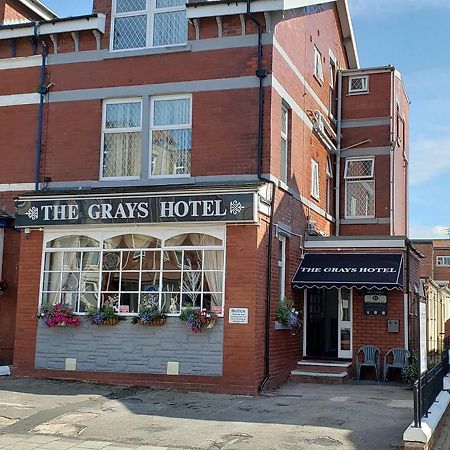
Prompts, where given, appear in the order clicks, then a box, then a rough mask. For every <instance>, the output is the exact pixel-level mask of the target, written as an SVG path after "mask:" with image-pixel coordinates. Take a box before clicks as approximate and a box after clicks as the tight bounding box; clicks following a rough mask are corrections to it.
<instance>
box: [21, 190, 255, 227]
mask: <svg viewBox="0 0 450 450" xmlns="http://www.w3.org/2000/svg"><path fill="white" fill-rule="evenodd" d="M255 202H256V193H254V192H245V193H223V194H203V195H200V194H199V195H197V194H195V195H173V196H169V195H164V196H152V195H148V196H131V197H100V198H95V197H91V196H87V197H81V198H70V197H68V198H64V197H61V198H57V199H52V200H47V199H46V198H45V197H40V198H38V199H36V198H33V199H27V198H22V199H19V200H17V201H16V226H17V227H38V226H39V227H41V226H51V225H76V224H108V223H143V224H144V223H165V222H255V220H256V217H255V209H256V208H255Z"/></svg>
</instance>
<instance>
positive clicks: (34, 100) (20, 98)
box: [0, 93, 40, 107]
mask: <svg viewBox="0 0 450 450" xmlns="http://www.w3.org/2000/svg"><path fill="white" fill-rule="evenodd" d="M39 100H40V95H39V94H38V93H32V94H11V95H0V107H2V106H19V105H37V104H38V103H39Z"/></svg>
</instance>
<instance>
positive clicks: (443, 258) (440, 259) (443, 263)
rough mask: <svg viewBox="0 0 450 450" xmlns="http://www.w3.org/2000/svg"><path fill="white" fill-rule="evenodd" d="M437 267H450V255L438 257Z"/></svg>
mask: <svg viewBox="0 0 450 450" xmlns="http://www.w3.org/2000/svg"><path fill="white" fill-rule="evenodd" d="M446 260H447V262H446ZM436 265H437V266H440V267H450V255H448V256H447V255H442V256H436Z"/></svg>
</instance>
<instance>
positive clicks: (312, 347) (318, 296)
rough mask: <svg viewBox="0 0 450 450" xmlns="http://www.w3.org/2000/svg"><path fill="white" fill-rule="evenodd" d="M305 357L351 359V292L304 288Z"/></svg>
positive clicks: (343, 289) (348, 290) (346, 290)
mask: <svg viewBox="0 0 450 450" xmlns="http://www.w3.org/2000/svg"><path fill="white" fill-rule="evenodd" d="M305 311H306V321H305V327H304V342H305V344H304V354H305V355H306V356H309V357H312V358H345V359H351V358H352V293H351V290H350V289H345V288H342V289H317V288H312V289H307V290H306V294H305Z"/></svg>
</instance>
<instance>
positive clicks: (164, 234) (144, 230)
mask: <svg viewBox="0 0 450 450" xmlns="http://www.w3.org/2000/svg"><path fill="white" fill-rule="evenodd" d="M185 233H202V234H208V235H210V236H213V237H215V238H217V239H220V240H221V241H222V245H215V246H207V245H201V246H198V247H186V246H166V245H165V241H167V240H168V239H170V238H172V237H175V236H178V235H181V234H185ZM125 234H143V235H148V236H152V237H155V238H157V239H160V240H161V241H162V242H161V248H160V249H158V250H159V251H160V252H161V259H162V258H163V252H164V251H165V250H183V249H189V250H192V249H193V248H200V247H201V249H202V250H220V251H223V255H224V259H223V274H222V277H223V278H222V305H221V307H222V313H221V314H217V315H218V316H219V317H224V313H225V292H226V286H225V281H226V269H227V268H226V263H227V251H226V247H227V243H226V228H225V227H220V226H217V227H207V226H196V225H195V224H194V225H192V226H189V227H188V228H187V227H185V226H180V227H177V226H171V225H169V226H167V227H163V226H160V225H156V226H155V227H149V226H143V227H138V228H136V229H133V230H131V231H130V229H129V228H128V229H120V228H117V227H111V228H109V229H106V228H105V229H96V230H92V229H91V230H88V229H82V228H81V229H77V230H73V231H71V230H67V231H66V230H64V231H50V232H48V231H45V232H44V239H43V247H42V258H41V275H40V287H39V308H40V307H41V306H42V304H43V303H42V300H43V293H44V292H48V291H44V290H43V285H44V273H45V272H46V271H45V270H44V268H45V255H46V254H47V253H55V252H59V251H61V250H62V251H88V252H92V251H99V252H100V261H99V288H98V291H97V293H98V294H99V296H98V303H97V306H98V307H99V306H100V302H101V294H102V292H103V291H102V290H101V277H102V273H103V270H102V267H103V254H104V253H105V252H108V251H111V250H110V249H104V248H103V242H104V241H105V240H106V239H110V238H113V237H116V236H121V235H125ZM66 236H85V237H88V238H92V239H95V240H97V241H98V242H99V246H98V247H82V248H81V247H77V248H64V249H59V248H54V249H52V248H50V249H48V248H47V244H48V243H49V242H50V241H53V240H54V239H58V238H61V237H66ZM120 250H121V249H119V251H120ZM137 251H139V249H137ZM80 271H81V269H80ZM121 271H122V269H121V270H120V272H121ZM140 272H141V270H140ZM159 272H160V280H159V283H160V286H159V290H158V294H159V298H160V304H161V299H162V294H163V293H162V282H163V277H162V274H163V272H164V271H163V266H162V264H161V267H160V269H159ZM203 273H204V271H203V270H202V276H203ZM49 292H56V291H49ZM78 292H80V291H79V290H78ZM120 292H121V290H120V288H119V294H120ZM200 292H201V293H203V290H202V291H200ZM76 315H78V316H85V315H86V313H84V312H76ZM118 315H119V316H129V317H130V316H131V317H133V316H137V315H138V313H118ZM166 315H167V316H173V317H178V316H179V315H180V313H176V314H171V313H169V312H167V313H166Z"/></svg>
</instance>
